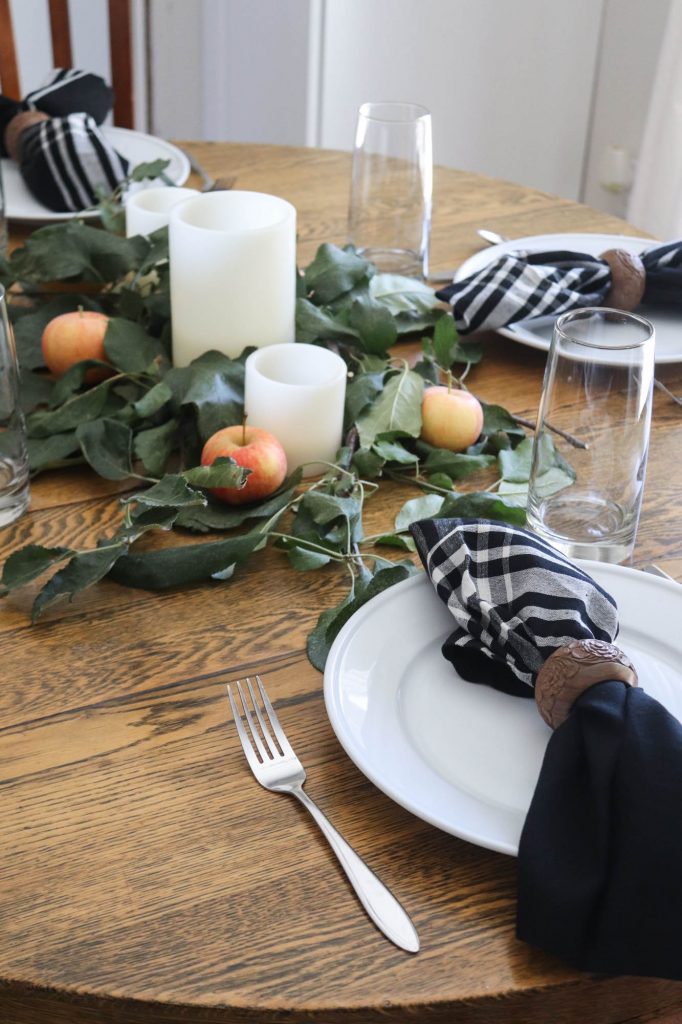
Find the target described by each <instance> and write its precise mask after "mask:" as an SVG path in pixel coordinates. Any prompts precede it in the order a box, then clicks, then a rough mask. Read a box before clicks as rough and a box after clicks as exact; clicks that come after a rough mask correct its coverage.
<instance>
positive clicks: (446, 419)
mask: <svg viewBox="0 0 682 1024" xmlns="http://www.w3.org/2000/svg"><path fill="white" fill-rule="evenodd" d="M482 429H483V407H482V405H481V403H480V402H479V401H478V399H477V398H474V396H473V395H472V394H471V392H469V391H464V390H463V389H461V388H451V387H446V386H445V385H440V384H437V385H434V386H433V387H430V388H426V390H425V391H424V397H423V399H422V429H421V438H422V440H423V441H427V442H428V444H431V445H433V446H434V448H447V449H448V450H449V451H451V452H463V451H466V449H467V448H468V447H469V445H472V444H474V442H475V441H477V440H478V438H479V437H480V435H481V431H482Z"/></svg>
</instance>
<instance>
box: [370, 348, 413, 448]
mask: <svg viewBox="0 0 682 1024" xmlns="http://www.w3.org/2000/svg"><path fill="white" fill-rule="evenodd" d="M423 395H424V381H423V379H422V378H421V377H420V376H419V374H417V373H415V372H414V371H413V370H410V369H409V368H408V366H407V365H405V366H404V368H403V369H402V370H401V371H400V372H399V373H397V374H395V375H393V376H391V377H389V378H388V380H387V381H386V384H385V385H384V389H383V391H382V392H381V394H380V396H379V398H378V400H377V401H376V402H375V403H374V404H373V405H372V406H371V407H370V408H369V409H368V410H367V411H365V412H363V413H362V414H361V415H360V416H359V417H358V420H357V428H358V434H359V435H360V444H361V445H362V447H363V448H369V447H370V446H371V445H372V444H373V443H374V441H376V440H377V439H378V438H380V436H381V435H383V434H387V433H391V434H402V435H407V436H408V437H417V436H418V435H419V431H420V430H421V423H422V417H421V403H422V398H423Z"/></svg>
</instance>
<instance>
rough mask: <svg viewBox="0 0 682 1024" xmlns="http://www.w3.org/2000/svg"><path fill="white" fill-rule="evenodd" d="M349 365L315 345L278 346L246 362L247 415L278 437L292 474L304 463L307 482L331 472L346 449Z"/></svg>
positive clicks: (260, 351) (254, 425)
mask: <svg viewBox="0 0 682 1024" xmlns="http://www.w3.org/2000/svg"><path fill="white" fill-rule="evenodd" d="M346 375H347V370H346V364H345V363H344V361H343V359H341V357H340V356H337V355H336V354H335V353H334V352H330V351H329V350H328V349H325V348H318V347H317V346H315V345H305V344H301V343H299V344H293V345H273V346H272V347H271V348H262V349H259V350H258V351H257V352H252V353H251V355H250V356H249V357H248V359H247V360H246V382H245V392H244V411H245V413H246V417H247V420H246V421H247V424H248V425H249V426H250V427H261V428H262V429H263V430H267V431H269V432H270V433H271V434H274V435H275V437H276V438H277V439H278V440H279V442H280V444H281V445H282V447H283V448H284V451H285V452H286V456H287V466H288V471H289V472H290V473H291V472H292V471H293V470H294V469H297V468H298V467H299V466H301V465H303V463H313V464H312V465H307V466H306V467H305V469H304V471H303V475H304V476H315V475H317V474H319V473H322V472H324V470H325V469H326V468H327V467H326V466H324V465H321V464H319V463H318V464H317V465H316V464H315V463H316V462H318V460H323V461H324V462H333V461H334V457H335V455H336V452H337V450H338V449H339V447H340V445H341V437H342V431H343V405H344V401H345V397H346Z"/></svg>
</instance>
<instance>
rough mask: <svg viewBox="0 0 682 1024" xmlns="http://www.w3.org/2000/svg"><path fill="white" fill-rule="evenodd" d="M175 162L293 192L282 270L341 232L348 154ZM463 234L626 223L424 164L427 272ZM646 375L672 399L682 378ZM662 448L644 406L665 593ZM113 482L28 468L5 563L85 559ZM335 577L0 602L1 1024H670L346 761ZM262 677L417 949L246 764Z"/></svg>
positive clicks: (7, 534)
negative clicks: (334, 647)
mask: <svg viewBox="0 0 682 1024" xmlns="http://www.w3.org/2000/svg"><path fill="white" fill-rule="evenodd" d="M186 145H187V147H188V148H191V150H192V151H193V153H194V154H195V155H196V156H197V157H198V159H199V160H200V161H201V162H202V163H203V164H205V166H206V168H207V169H208V170H209V171H210V172H211V173H212V174H214V175H216V176H218V175H225V176H227V175H233V174H234V175H236V177H237V186H236V187H238V188H243V189H255V190H262V191H269V192H274V193H276V194H278V195H281V196H283V197H285V198H287V199H289V200H290V201H291V202H293V203H294V205H295V206H296V207H297V209H298V216H299V239H300V244H299V261H300V262H301V263H306V262H308V261H309V260H310V259H311V258H312V256H313V254H314V251H315V248H316V246H317V245H318V244H319V243H321V242H323V241H335V242H339V243H343V241H344V234H345V214H346V207H347V200H348V185H349V171H350V157H349V156H348V155H347V154H342V153H337V152H330V151H319V150H310V149H295V148H285V147H268V146H261V145H239V144H223V143H212V144H207V143H202V144H198V143H197V144H190V143H187V144H186ZM479 226H486V227H489V228H493V229H495V230H497V231H499V232H501V233H503V234H505V235H510V236H520V235H526V234H539V233H542V232H558V231H598V232H618V233H619V232H626V233H631V234H632V233H636V232H634V231H633V229H631V228H628V227H627V225H625V224H624V223H623V222H622V221H619V220H617V219H615V218H613V217H610V216H607V215H605V214H601V213H597V212H595V211H593V210H590V209H588V208H587V207H585V206H580V205H578V204H576V203H573V202H569V201H566V200H563V199H559V198H557V197H555V196H551V195H546V194H544V193H541V192H537V191H533V190H531V189H527V188H522V187H520V186H518V185H513V184H509V183H506V182H502V181H494V180H491V179H487V178H484V177H481V176H478V175H475V174H469V173H462V172H458V171H455V170H447V169H443V168H438V169H437V170H436V174H435V200H434V227H433V248H432V267H433V268H434V270H437V269H439V268H444V267H449V266H456V265H457V264H458V263H459V262H461V261H462V260H463V259H464V258H466V257H467V256H469V255H471V254H472V253H473V252H474V251H476V250H477V249H478V248H479V247H480V242H479V240H478V239H477V237H476V235H475V229H476V228H477V227H479ZM484 342H485V348H486V355H485V358H484V360H483V362H482V363H481V364H480V365H479V366H478V367H475V368H474V369H473V371H472V373H471V374H470V377H469V379H468V384H469V386H470V387H471V389H472V390H473V391H474V393H476V394H478V395H479V396H480V397H482V398H483V399H485V400H486V401H489V402H499V403H501V404H503V405H505V406H506V407H507V408H509V409H511V410H512V411H514V412H516V413H518V414H520V415H526V416H528V417H533V416H534V414H535V411H536V409H537V403H538V397H539V392H540V385H541V379H542V372H543V366H544V355H543V353H541V352H538V351H535V350H533V349H530V348H527V347H524V346H522V345H519V344H517V343H515V342H512V341H509V340H506V339H504V338H499V337H496V336H493V335H490V336H486V337H485V339H484ZM658 375H659V377H660V378H661V379H662V380H663V381H664V382H665V383H666V384H667V385H668V386H669V387H670V388H672V389H673V390H676V391H677V393H682V366H665V367H660V370H659V373H658ZM681 450H682V410H681V409H680V408H679V407H678V406H676V405H674V403H673V402H671V401H670V400H669V399H668V398H666V396H665V395H663V394H660V393H657V394H656V396H655V400H654V422H653V433H652V442H651V455H650V461H649V472H648V479H647V485H646V494H645V500H644V509H643V514H642V520H641V525H640V530H639V535H638V541H637V547H636V551H635V557H634V564H635V565H636V566H641V565H643V564H646V563H647V562H654V561H655V562H657V563H659V564H660V565H661V567H662V568H664V569H666V570H667V571H668V572H669V573H671V574H672V575H673V576H675V577H676V578H677V579H682V529H681V528H680V509H681V507H682V470H681V468H680V459H679V455H680V451H681ZM471 486H472V487H475V486H476V484H475V480H474V483H472V484H471ZM120 489H121V485H120V484H111V483H108V482H106V481H103V480H101V479H99V478H97V477H95V476H94V474H91V473H90V472H88V471H86V470H82V471H80V470H71V471H68V472H67V471H58V472H53V473H50V474H46V475H45V476H43V477H40V478H38V479H37V480H36V481H35V482H34V484H33V492H32V494H33V499H32V505H31V510H30V512H29V514H28V515H27V516H25V517H24V518H22V519H21V520H19V521H18V522H17V523H15V524H14V525H12V526H10V527H8V528H7V529H5V530H3V531H2V533H1V534H0V540H1V541H2V552H1V555H2V559H3V561H4V558H5V557H6V556H7V555H8V554H9V553H10V552H11V551H12V550H14V549H16V548H18V547H20V546H21V545H23V544H26V543H27V542H36V543H41V544H48V545H56V544H61V543H65V542H68V543H72V542H78V543H82V544H85V545H87V544H89V543H93V542H94V541H95V539H96V537H97V536H98V535H99V534H100V533H101V532H102V531H103V530H104V529H105V528H106V527H107V525H108V524H109V523H113V522H116V521H117V519H118V510H117V509H118V506H117V498H116V493H115V492H116V491H119V490H120ZM416 493H417V492H408V491H407V489H406V488H405V487H402V486H400V485H398V484H394V485H390V484H387V485H386V486H382V488H381V491H380V493H379V494H378V495H377V496H376V497H374V498H372V500H371V501H370V503H369V506H368V508H367V512H366V528H367V531H368V532H369V533H372V534H374V533H379V532H381V531H382V530H384V529H386V528H387V527H389V526H390V524H391V522H392V518H393V516H394V515H395V512H396V510H397V509H398V508H399V507H400V505H401V504H402V502H403V501H404V500H405V499H406V498H407V497H408V496H414V495H415V494H416ZM180 540H181V541H182V540H185V539H184V538H181V539H180ZM174 542H176V541H174V540H173V539H170V540H169V539H168V538H162V539H160V540H158V541H153V542H152V543H158V544H166V543H174ZM344 587H345V580H343V578H342V574H339V573H337V572H336V571H334V569H333V568H327V569H323V570H321V571H319V572H315V573H297V572H294V571H292V570H291V569H290V568H289V567H288V563H287V560H286V558H285V557H284V555H283V554H282V553H281V552H275V551H268V552H267V553H266V554H265V555H264V557H261V558H258V559H255V560H254V561H253V563H252V564H247V565H246V566H245V567H244V568H243V569H242V570H241V571H240V572H239V575H238V576H237V577H235V579H234V580H232V581H231V582H229V583H227V584H219V583H209V582H207V583H205V584H203V585H198V586H194V587H191V588H187V589H182V590H170V591H168V592H163V593H150V592H147V591H142V590H128V589H124V588H122V587H119V586H117V585H116V584H114V583H113V582H103V583H101V584H100V585H98V586H97V587H96V588H94V589H92V590H90V591H88V592H86V593H85V594H83V595H80V596H79V597H77V598H76V599H75V600H74V601H73V603H72V604H65V605H60V606H58V607H55V608H53V609H51V610H50V612H49V613H48V614H46V616H45V618H44V620H42V621H41V623H40V624H39V625H37V626H31V624H30V618H29V611H30V604H31V601H32V598H33V596H34V594H35V588H33V589H32V588H30V587H29V588H27V589H26V590H24V591H22V592H19V593H17V594H15V595H12V596H10V597H9V598H6V599H5V600H4V602H3V603H2V604H0V658H1V659H2V665H3V685H2V688H1V690H0V707H1V711H0V782H1V785H0V823H1V827H0V871H1V873H2V882H1V885H0V907H1V909H0V915H1V917H0V1022H2V1024H99V1022H102V1024H104V1022H107V1024H108V1022H116V1024H124V1022H125V1024H142V1022H156V1021H158V1022H162V1021H163V1022H168V1021H173V1022H179V1021H197V1022H199V1021H202V1022H215V1024H218V1022H221V1024H225V1022H237V1021H240V1022H241V1021H250V1022H263V1024H267V1022H283V1021H287V1022H299V1021H300V1022H303V1021H310V1022H316V1024H340V1022H350V1021H356V1022H368V1024H369V1022H387V1021H400V1022H406V1021H412V1022H420V1024H421V1022H430V1021H452V1022H458V1024H483V1022H485V1024H498V1022H500V1024H501V1022H503V1021H504V1022H507V1024H509V1022H513V1024H517V1022H518V1024H521V1022H523V1024H533V1022H538V1024H539V1022H543V1024H568V1022H578V1021H579V1022H581V1024H591V1022H599V1024H611V1022H616V1021H618V1022H624V1021H628V1022H635V1021H638V1022H639V1021H649V1020H654V1019H656V1020H661V1019H666V1020H670V1021H672V1020H682V985H681V984H677V983H673V982H664V981H656V980H652V979H633V978H595V977H591V976H588V975H584V974H580V973H578V972H575V971H572V970H568V969H567V968H566V967H564V966H563V965H562V964H561V963H560V962H559V961H558V960H556V959H554V958H552V957H550V956H548V955H545V954H543V953H540V952H538V951H536V950H534V949H531V948H529V947H528V946H526V945H524V944H522V943H520V942H518V941H517V940H516V939H515V937H514V916H515V900H516V879H515V870H516V863H515V860H514V859H512V858H509V857H505V856H502V855H500V854H496V853H492V852H489V851H486V850H482V849H479V848H477V847H476V846H473V845H470V844H468V843H466V842H463V841H460V840H458V839H456V838H454V837H452V836H450V835H446V834H445V833H443V832H440V831H439V830H437V829H435V828H433V827H431V826H430V825H428V824H426V823H424V822H423V821H421V820H419V819H418V818H415V817H413V816H412V815H411V814H409V813H408V812H407V811H405V810H403V809H402V808H401V807H399V806H397V805H395V804H394V803H393V802H392V801H391V800H389V799H388V797H386V796H384V795H383V794H382V793H381V792H380V791H379V790H378V789H376V788H375V787H374V786H373V785H372V784H371V783H370V782H369V781H368V780H367V779H366V778H365V777H364V776H363V775H362V774H361V772H360V771H359V770H358V769H357V768H356V767H355V765H354V764H352V763H351V761H350V760H349V759H348V757H347V756H346V755H345V754H344V752H343V751H342V749H341V747H340V745H339V743H338V741H337V739H336V737H335V735H334V733H333V732H332V729H331V727H330V725H329V722H328V720H327V717H326V714H325V708H324V701H323V695H322V676H321V675H320V673H319V672H317V671H316V670H315V669H314V668H312V667H311V665H310V664H309V662H308V661H307V659H306V655H305V639H306V636H307V634H308V633H309V631H310V629H311V628H312V626H313V625H314V623H315V621H316V619H317V616H318V615H319V613H320V611H321V610H322V609H323V608H325V607H329V606H331V605H332V604H335V603H336V602H337V601H338V600H340V598H341V596H342V595H343V592H344ZM256 671H258V672H260V673H261V674H262V675H263V677H264V679H265V680H266V682H267V685H268V689H269V691H270V694H271V696H272V697H273V698H274V702H275V705H276V707H277V709H278V711H279V713H280V718H281V719H282V721H283V724H284V725H285V727H286V730H287V732H288V734H289V737H290V739H291V741H292V743H293V745H294V747H295V748H296V750H297V752H298V753H299V755H300V757H301V760H302V761H303V763H304V764H305V766H306V768H307V770H308V790H309V792H310V794H311V795H312V796H313V797H314V798H315V799H317V800H318V801H319V803H320V805H321V807H322V808H323V810H324V811H325V812H326V813H327V814H328V816H329V817H330V818H331V820H332V821H333V822H334V824H335V825H336V826H337V828H338V829H339V830H340V831H341V832H342V834H343V835H345V837H346V838H347V839H348V840H349V841H350V842H351V843H352V844H353V845H354V846H355V847H356V849H357V850H358V852H359V853H360V854H361V855H362V856H363V857H364V858H365V859H366V860H367V862H368V863H369V864H370V865H371V866H372V867H373V868H374V869H375V870H376V872H377V873H378V874H379V875H380V877H381V878H383V879H384V881H385V882H386V883H387V884H388V885H389V886H390V887H391V888H392V889H393V891H394V892H395V893H396V895H397V896H398V897H399V898H400V900H401V901H402V902H403V904H404V906H405V907H406V909H407V910H408V912H409V913H410V914H411V916H412V917H413V919H414V921H415V924H416V926H417V928H418V931H419V934H420V937H421V940H422V949H421V952H420V953H419V954H418V955H417V956H410V955H409V954H405V953H402V952H400V951H399V950H398V949H396V948H395V947H394V946H392V945H391V944H390V943H389V942H388V941H386V940H385V939H384V938H383V937H382V936H381V935H380V934H379V933H378V932H377V931H376V930H375V929H374V927H373V926H372V925H371V924H370V922H369V921H368V919H367V918H366V917H365V915H364V914H363V912H362V911H361V909H360V907H359V904H358V903H357V901H356V899H355V896H354V895H353V894H352V892H351V890H350V889H349V887H348V885H347V883H346V881H345V878H344V877H343V875H342V874H341V872H340V870H339V868H338V866H337V864H336V862H335V860H334V858H333V856H332V854H331V852H330V851H329V849H328V847H327V846H326V843H325V842H324V840H323V839H322V837H321V836H320V835H319V834H318V833H317V831H316V828H315V826H314V825H313V823H312V821H310V820H309V818H308V817H307V816H306V815H305V812H304V811H303V810H302V809H301V808H300V807H299V806H298V805H297V804H296V803H295V802H294V801H292V800H288V799H285V798H283V797H281V796H276V795H273V794H270V793H267V792H266V791H265V790H263V789H261V788H260V787H259V786H258V785H257V784H256V782H255V781H254V780H253V778H252V777H251V775H250V773H249V772H248V770H247V766H246V762H245V760H244V757H243V754H242V751H241V748H240V746H239V743H238V740H237V736H236V734H235V730H234V727H233V725H232V723H231V722H230V716H229V713H228V707H227V702H226V698H225V683H226V682H228V681H230V680H234V679H237V678H240V677H242V676H244V675H245V674H248V673H253V672H256Z"/></svg>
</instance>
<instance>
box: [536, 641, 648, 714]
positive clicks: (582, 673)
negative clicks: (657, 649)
mask: <svg viewBox="0 0 682 1024" xmlns="http://www.w3.org/2000/svg"><path fill="white" fill-rule="evenodd" d="M612 679H613V680H618V681H619V682H621V683H625V684H626V685H627V686H637V672H636V671H635V667H634V665H633V664H632V662H631V661H630V659H629V658H628V657H627V655H625V654H623V652H622V651H621V649H620V647H616V646H615V644H607V643H604V641H603V640H571V642H570V643H568V644H566V645H565V646H564V647H559V648H558V649H557V650H556V651H554V653H553V654H551V655H550V656H549V658H548V659H547V661H546V662H545V663H544V665H543V666H542V668H541V669H540V671H539V672H538V677H537V679H536V681H535V701H536V703H537V706H538V710H539V712H540V714H541V715H542V717H543V718H544V720H545V721H546V722H547V725H549V726H551V728H552V729H556V728H557V727H558V726H560V725H561V723H562V722H563V721H564V720H565V719H566V718H568V713H569V711H570V710H571V708H572V707H573V704H574V703H575V701H576V700H577V699H578V697H579V696H580V695H581V693H584V692H585V690H589V689H590V687H591V686H594V685H595V684H596V683H604V682H607V681H608V680H612Z"/></svg>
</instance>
